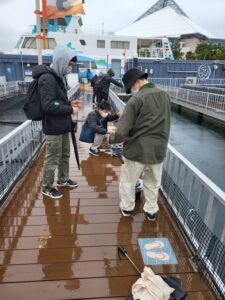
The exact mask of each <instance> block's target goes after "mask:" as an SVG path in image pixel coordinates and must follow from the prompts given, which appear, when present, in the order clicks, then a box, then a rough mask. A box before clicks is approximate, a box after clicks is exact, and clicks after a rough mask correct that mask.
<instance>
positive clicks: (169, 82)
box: [149, 75, 225, 87]
mask: <svg viewBox="0 0 225 300" xmlns="http://www.w3.org/2000/svg"><path fill="white" fill-rule="evenodd" d="M149 80H150V82H152V83H154V84H156V85H163V86H174V87H180V86H182V85H183V84H186V82H187V78H155V77H151V75H150V78H149ZM195 80H196V83H195V85H206V86H207V85H208V86H224V85H225V79H220V78H214V79H202V78H195Z"/></svg>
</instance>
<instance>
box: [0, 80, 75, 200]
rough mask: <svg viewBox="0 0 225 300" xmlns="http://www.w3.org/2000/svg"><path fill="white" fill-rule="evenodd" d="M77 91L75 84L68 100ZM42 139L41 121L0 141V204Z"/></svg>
mask: <svg viewBox="0 0 225 300" xmlns="http://www.w3.org/2000/svg"><path fill="white" fill-rule="evenodd" d="M78 89H79V84H78V83H77V84H76V85H75V86H74V87H72V88H71V89H70V90H69V91H68V98H69V99H71V98H73V96H74V94H76V92H77V91H78ZM44 139H45V137H44V134H43V132H42V124H41V121H40V122H32V121H26V122H24V123H23V124H22V125H20V126H19V127H17V128H16V129H15V130H13V131H12V132H11V133H9V134H8V135H7V136H5V137H4V138H2V139H1V140H0V204H1V202H2V201H3V200H4V198H5V197H6V196H7V194H8V193H9V191H10V190H11V188H12V186H13V185H14V184H15V182H16V181H17V179H18V178H19V176H20V175H21V174H22V173H23V171H24V170H25V169H26V168H27V166H28V165H29V163H30V162H31V161H32V160H33V158H34V156H35V155H36V154H37V153H38V151H39V150H40V148H41V145H42V144H43V142H44Z"/></svg>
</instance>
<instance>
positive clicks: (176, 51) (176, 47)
mask: <svg viewBox="0 0 225 300" xmlns="http://www.w3.org/2000/svg"><path fill="white" fill-rule="evenodd" d="M172 51H173V56H174V59H181V58H182V53H181V47H180V44H179V42H175V43H174V44H173V46H172Z"/></svg>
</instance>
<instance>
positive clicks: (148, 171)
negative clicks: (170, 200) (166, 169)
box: [119, 158, 163, 214]
mask: <svg viewBox="0 0 225 300" xmlns="http://www.w3.org/2000/svg"><path fill="white" fill-rule="evenodd" d="M162 169H163V163H159V164H154V165H143V164H141V163H139V162H136V161H131V160H129V159H126V158H124V164H123V166H122V170H121V175H120V185H119V197H120V207H121V209H123V210H127V211H131V210H133V209H134V207H135V185H136V182H137V180H138V178H140V176H141V175H142V174H143V178H142V179H143V183H144V196H145V205H144V208H143V209H144V211H145V212H147V213H150V214H154V213H156V212H157V211H158V210H159V207H158V204H157V200H158V192H159V188H160V185H161V178H162Z"/></svg>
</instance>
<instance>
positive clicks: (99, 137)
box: [87, 101, 122, 156]
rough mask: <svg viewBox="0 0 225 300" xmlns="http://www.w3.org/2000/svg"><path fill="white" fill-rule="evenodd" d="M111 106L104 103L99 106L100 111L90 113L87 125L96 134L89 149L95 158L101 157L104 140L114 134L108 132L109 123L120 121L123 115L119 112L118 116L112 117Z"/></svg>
mask: <svg viewBox="0 0 225 300" xmlns="http://www.w3.org/2000/svg"><path fill="white" fill-rule="evenodd" d="M110 111H111V105H110V104H109V103H108V102H106V101H102V102H100V103H99V105H98V109H97V110H94V111H92V112H90V113H89V115H88V116H87V123H88V125H89V127H91V128H92V129H93V131H94V133H95V137H94V142H93V144H92V146H91V147H90V149H89V153H90V154H92V155H95V156H99V154H100V150H99V147H100V146H101V144H102V142H103V140H104V138H105V137H106V135H107V134H112V131H111V130H108V128H107V123H108V122H113V121H116V120H118V119H119V117H120V116H121V114H122V113H120V112H118V113H117V114H114V115H111V114H110Z"/></svg>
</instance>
